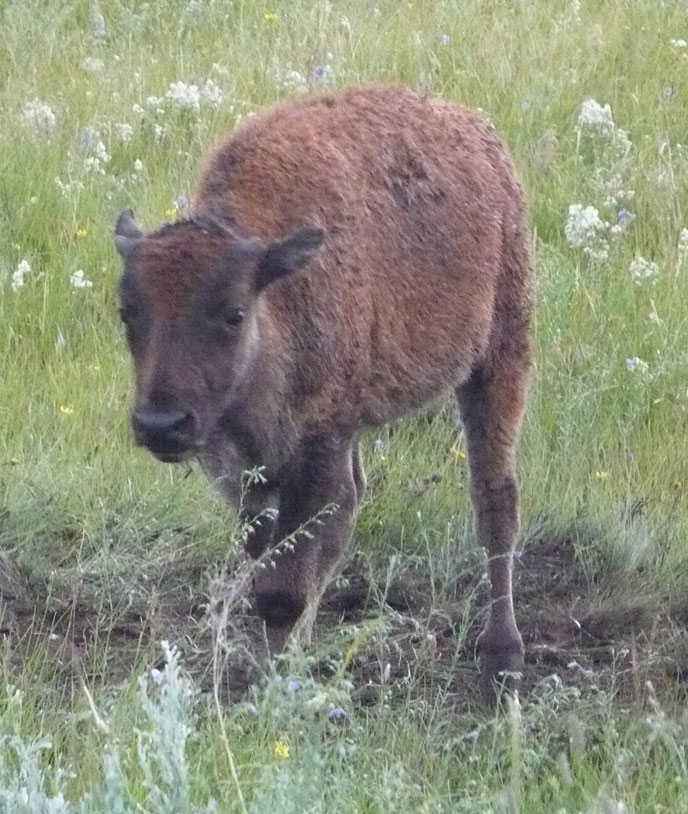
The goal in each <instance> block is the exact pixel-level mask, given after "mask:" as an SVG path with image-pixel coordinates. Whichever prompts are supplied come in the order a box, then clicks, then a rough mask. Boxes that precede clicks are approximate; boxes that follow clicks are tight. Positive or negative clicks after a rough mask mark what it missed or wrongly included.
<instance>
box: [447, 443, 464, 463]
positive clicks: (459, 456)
mask: <svg viewBox="0 0 688 814" xmlns="http://www.w3.org/2000/svg"><path fill="white" fill-rule="evenodd" d="M451 454H452V455H453V456H454V457H455V458H456V460H457V461H459V462H461V463H463V462H464V461H465V460H466V453H465V452H464V450H462V449H461V447H460V446H459V445H458V444H454V446H453V447H452V448H451Z"/></svg>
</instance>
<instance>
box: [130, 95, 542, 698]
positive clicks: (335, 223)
mask: <svg viewBox="0 0 688 814" xmlns="http://www.w3.org/2000/svg"><path fill="white" fill-rule="evenodd" d="M115 241H116V243H117V246H118V249H119V250H120V253H121V254H122V257H123V260H124V269H125V270H124V275H123V279H122V286H121V303H122V313H123V317H124V319H125V322H126V324H127V332H128V339H129V343H130V347H131V350H132V354H133V358H134V363H135V370H136V378H137V400H136V406H135V410H134V414H133V418H132V421H133V425H134V431H135V434H136V436H137V438H138V440H139V441H140V442H141V443H143V444H145V445H146V446H148V447H149V448H150V449H151V451H153V452H154V454H156V455H157V456H158V457H159V458H161V459H162V460H167V461H177V460H181V459H183V458H185V457H188V456H189V455H195V456H197V457H198V458H199V459H200V460H201V462H202V463H203V465H204V467H205V469H206V471H207V472H208V473H209V474H210V476H211V477H212V478H213V479H214V480H216V481H217V482H218V484H219V485H220V487H221V488H222V489H223V491H224V493H225V494H226V496H227V497H228V498H229V499H230V500H231V501H232V502H233V503H234V504H235V505H237V506H238V507H239V508H240V511H241V512H242V514H244V515H245V516H247V517H254V516H257V515H259V514H261V512H264V511H265V510H266V509H269V508H272V509H274V510H276V511H275V512H273V513H272V515H271V516H272V517H273V519H272V520H267V519H266V517H265V515H264V514H263V515H262V517H263V521H262V523H261V525H260V526H257V527H256V531H255V533H254V534H253V536H252V537H251V539H250V542H249V551H250V553H251V554H252V555H253V556H259V555H261V554H262V553H263V552H264V551H265V550H266V548H271V547H273V546H275V545H276V544H277V543H279V542H280V541H281V540H284V539H286V538H290V537H291V539H292V544H290V545H288V546H287V548H286V549H285V550H284V551H282V553H280V554H279V556H275V555H273V557H272V559H273V562H274V567H268V568H265V569H260V570H258V571H257V576H256V580H255V591H256V598H257V603H258V608H259V611H260V613H261V614H262V616H263V618H264V619H265V621H266V624H267V629H268V633H269V636H270V639H271V641H272V642H273V644H274V645H275V646H281V645H282V644H283V642H284V641H285V639H286V636H287V635H288V634H289V633H290V632H294V631H297V632H300V633H303V634H305V636H306V637H308V635H309V632H310V627H311V625H312V621H313V616H314V613H315V609H316V608H317V604H318V602H319V599H320V596H321V594H322V592H323V590H324V588H325V586H326V584H327V581H328V580H329V579H330V577H331V575H332V573H333V571H334V569H335V568H336V566H337V565H338V563H339V561H340V559H341V557H342V555H343V553H344V551H345V548H346V546H347V543H348V541H349V538H350V536H351V533H352V529H353V526H354V520H355V516H356V511H357V508H358V506H359V505H360V501H361V498H362V495H363V491H364V488H365V477H364V474H363V468H362V465H361V461H360V455H359V450H358V435H359V432H360V430H361V428H363V427H365V426H374V425H378V424H382V423H384V422H387V421H391V420H394V419H396V418H399V417H400V416H403V415H405V414H406V413H408V412H409V411H412V410H414V409H416V408H418V407H421V406H422V405H424V404H427V403H428V402H431V401H433V400H435V399H437V398H439V397H440V396H442V395H443V394H445V393H446V392H447V391H451V390H454V391H455V392H456V394H457V397H458V401H459V406H460V411H461V415H462V419H463V422H464V427H465V433H466V439H467V446H468V454H469V461H470V469H471V482H472V497H473V502H474V507H475V512H476V527H477V535H478V541H479V543H480V544H481V545H483V546H485V548H486V549H487V551H488V554H489V558H490V559H489V575H490V579H491V585H492V603H491V606H490V613H489V616H488V621H487V624H486V627H485V630H484V631H483V633H482V635H481V638H480V641H479V650H480V657H481V670H482V673H483V678H484V680H485V683H486V685H491V684H492V681H493V679H494V678H495V677H496V676H497V675H498V674H499V673H501V672H503V671H515V670H520V669H521V667H522V660H523V645H522V641H521V637H520V635H519V632H518V629H517V627H516V622H515V620H514V614H513V606H512V598H511V567H512V552H513V547H514V544H515V540H516V535H517V530H518V494H517V492H518V490H517V482H516V474H515V448H516V443H517V438H518V434H519V428H520V424H521V418H522V414H523V409H524V401H525V393H526V388H527V382H528V377H529V370H530V365H531V351H530V322H531V311H532V299H533V298H532V288H531V257H530V241H529V228H528V224H527V215H526V208H525V205H524V200H523V193H522V189H521V186H520V185H519V183H518V181H517V179H516V177H515V173H514V169H513V166H512V163H511V161H510V160H509V158H508V156H507V154H506V153H505V150H504V148H503V146H502V145H501V143H500V141H499V140H498V139H497V137H496V135H495V134H494V132H493V130H492V128H491V127H490V126H489V125H488V124H487V123H486V122H484V121H483V120H482V119H481V118H480V117H478V116H477V115H476V114H474V113H472V112H470V111H468V110H466V109H464V108H462V107H460V106H458V105H456V104H451V103H448V102H444V101H441V100H439V99H435V98H428V97H424V96H420V95H418V94H416V93H413V92H411V91H409V90H405V89H402V88H396V87H371V88H362V89H349V90H345V91H343V92H340V93H337V94H334V95H331V96H324V97H319V98H310V99H304V100H299V101H296V102H289V103H286V104H282V105H279V106H276V107H273V108H270V109H268V110H267V111H265V112H264V113H262V114H260V115H258V116H255V117H253V118H251V119H249V120H247V121H245V122H244V123H243V124H242V125H240V126H239V127H238V128H237V129H236V130H235V131H234V132H233V133H232V134H231V135H230V136H229V138H228V139H227V140H226V141H225V142H224V143H223V144H222V145H220V147H219V148H218V149H217V150H216V151H215V152H214V153H213V154H212V155H211V157H210V159H209V161H208V162H207V164H206V167H205V169H204V171H203V173H202V175H201V179H200V183H199V185H198V190H197V193H196V196H195V202H194V205H193V215H192V217H191V218H190V219H189V220H188V221H181V222H178V223H176V224H172V225H168V226H164V227H162V228H161V229H160V230H158V231H157V232H154V233H152V234H148V235H144V234H143V233H142V232H141V231H140V229H139V228H138V227H137V225H136V224H135V222H134V220H133V217H132V215H131V213H130V212H128V211H127V212H124V213H122V215H121V216H120V218H119V220H118V223H117V227H116V237H115ZM253 467H262V473H263V478H264V480H262V481H261V482H254V483H253V484H252V485H251V486H250V487H249V489H248V491H247V492H246V494H244V495H243V498H242V493H241V490H240V480H241V473H242V471H244V470H246V469H251V468H253ZM332 505H334V506H336V509H334V510H331V511H330V512H329V513H326V514H324V515H322V516H321V518H320V522H319V523H318V524H315V525H314V524H313V523H312V522H311V521H312V518H313V517H314V516H315V515H317V514H318V513H320V512H322V510H323V509H324V508H325V507H326V506H332ZM309 523H310V524H311V525H310V530H311V532H312V535H313V536H312V537H310V536H307V535H303V534H301V533H299V530H300V529H301V527H302V526H304V525H306V526H308V524H309ZM294 535H295V536H294Z"/></svg>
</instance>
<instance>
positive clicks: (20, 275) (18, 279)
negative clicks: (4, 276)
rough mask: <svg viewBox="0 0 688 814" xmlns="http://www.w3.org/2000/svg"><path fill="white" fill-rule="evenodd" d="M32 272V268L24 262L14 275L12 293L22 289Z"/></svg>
mask: <svg viewBox="0 0 688 814" xmlns="http://www.w3.org/2000/svg"><path fill="white" fill-rule="evenodd" d="M30 272H31V266H30V265H29V264H28V262H27V261H26V260H22V261H21V263H20V264H19V265H18V266H17V268H16V269H15V271H14V274H12V282H11V285H12V291H17V289H19V288H22V287H23V286H24V284H25V282H26V276H27V275H28V274H29V273H30Z"/></svg>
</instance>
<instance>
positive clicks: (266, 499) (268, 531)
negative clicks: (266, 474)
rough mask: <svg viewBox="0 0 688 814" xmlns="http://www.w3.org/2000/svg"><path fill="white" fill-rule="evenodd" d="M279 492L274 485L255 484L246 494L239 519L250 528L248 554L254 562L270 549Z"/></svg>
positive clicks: (247, 542) (242, 501)
mask: <svg viewBox="0 0 688 814" xmlns="http://www.w3.org/2000/svg"><path fill="white" fill-rule="evenodd" d="M277 498H278V495H277V491H276V490H275V488H274V487H273V486H272V485H269V484H264V483H253V484H251V485H250V486H249V487H248V488H247V489H246V490H245V492H244V494H243V496H242V500H241V507H240V509H239V517H240V518H241V520H242V521H243V522H244V523H247V524H249V526H250V528H249V530H248V534H247V537H246V553H247V554H248V555H249V556H251V557H252V558H253V559H254V560H257V559H258V558H259V557H261V556H262V555H263V554H264V553H265V552H266V551H267V549H268V546H269V545H270V540H271V539H272V535H273V533H274V529H275V519H276V517H277V505H278V499H277Z"/></svg>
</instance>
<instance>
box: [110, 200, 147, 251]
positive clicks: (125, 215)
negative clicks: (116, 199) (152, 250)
mask: <svg viewBox="0 0 688 814" xmlns="http://www.w3.org/2000/svg"><path fill="white" fill-rule="evenodd" d="M142 237H143V232H142V231H141V229H140V228H139V225H138V223H136V220H135V218H134V213H133V212H132V211H131V209H125V210H124V211H123V212H121V213H120V216H119V217H118V218H117V223H116V224H115V246H116V247H117V251H118V252H119V253H120V254H121V255H122V257H123V258H126V257H127V256H128V255H129V254H131V250H132V249H133V248H134V246H135V245H136V244H137V243H138V242H139V240H141V238H142Z"/></svg>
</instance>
